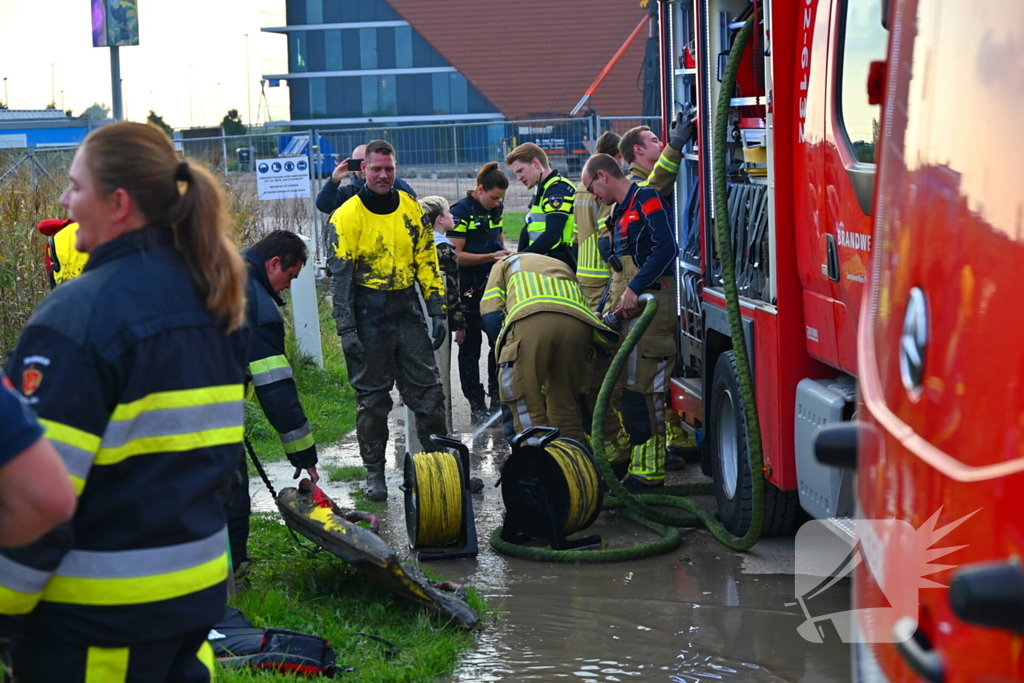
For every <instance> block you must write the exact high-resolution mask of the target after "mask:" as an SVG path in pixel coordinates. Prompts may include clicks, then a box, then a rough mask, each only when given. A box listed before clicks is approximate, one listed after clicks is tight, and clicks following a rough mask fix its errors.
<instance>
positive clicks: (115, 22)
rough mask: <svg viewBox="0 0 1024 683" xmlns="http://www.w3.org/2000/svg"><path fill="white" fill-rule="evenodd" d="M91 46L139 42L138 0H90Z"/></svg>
mask: <svg viewBox="0 0 1024 683" xmlns="http://www.w3.org/2000/svg"><path fill="white" fill-rule="evenodd" d="M90 2H91V4H92V46H93V47H124V46H126V45H138V44H139V0H90Z"/></svg>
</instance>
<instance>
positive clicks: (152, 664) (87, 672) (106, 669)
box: [12, 624, 214, 683]
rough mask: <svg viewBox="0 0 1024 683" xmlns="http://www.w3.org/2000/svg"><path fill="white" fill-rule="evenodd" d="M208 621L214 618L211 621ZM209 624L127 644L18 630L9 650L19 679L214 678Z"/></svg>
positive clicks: (121, 681)
mask: <svg viewBox="0 0 1024 683" xmlns="http://www.w3.org/2000/svg"><path fill="white" fill-rule="evenodd" d="M211 626H212V624H211ZM209 633H210V629H209V628H204V629H199V630H196V631H190V632H189V633H185V634H183V635H180V636H177V637H174V638H166V639H161V640H158V641H151V642H145V643H137V644H134V645H128V646H125V647H92V646H89V645H82V644H79V643H72V642H70V641H66V640H63V639H62V638H60V637H59V636H57V635H55V634H53V633H47V634H46V636H45V637H42V636H38V637H37V636H34V635H33V634H31V633H26V634H24V635H19V636H18V640H17V644H16V645H15V646H14V652H13V654H12V660H13V667H14V673H15V677H16V678H15V680H16V681H18V683H43V682H49V681H61V682H62V683H78V682H81V683H93V682H94V681H95V682H97V683H99V682H102V683H164V682H165V681H167V682H171V681H173V682H174V683H208V682H209V681H212V680H213V666H214V665H213V660H214V656H213V649H212V648H211V647H210V644H209V643H208V642H206V637H207V635H209Z"/></svg>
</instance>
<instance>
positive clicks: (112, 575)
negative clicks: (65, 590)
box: [55, 527, 228, 579]
mask: <svg viewBox="0 0 1024 683" xmlns="http://www.w3.org/2000/svg"><path fill="white" fill-rule="evenodd" d="M227 533H228V532H227V527H225V528H223V529H221V530H220V531H218V532H217V533H215V534H213V535H212V536H208V537H206V538H204V539H201V540H199V541H192V542H190V543H180V544H178V545H168V546H163V547H161V548H143V549H140V550H115V551H109V552H99V551H93V550H72V551H71V552H69V553H68V554H67V555H65V556H64V561H63V562H61V563H60V566H59V567H57V571H56V572H55V574H56V575H57V576H67V577H72V578H78V579H131V578H138V577H142V576H155V575H158V574H169V573H170V572H176V571H181V570H183V569H191V568H193V567H198V566H199V565H201V564H205V563H206V562H212V561H213V560H216V559H217V558H218V557H221V556H223V555H224V553H225V551H226V549H227V542H228V539H227Z"/></svg>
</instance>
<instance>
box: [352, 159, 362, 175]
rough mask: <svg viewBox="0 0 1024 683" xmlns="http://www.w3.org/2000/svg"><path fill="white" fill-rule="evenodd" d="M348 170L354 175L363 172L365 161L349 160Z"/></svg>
mask: <svg viewBox="0 0 1024 683" xmlns="http://www.w3.org/2000/svg"><path fill="white" fill-rule="evenodd" d="M348 170H350V171H352V172H354V173H356V172H359V171H362V170H363V160H362V159H349V160H348Z"/></svg>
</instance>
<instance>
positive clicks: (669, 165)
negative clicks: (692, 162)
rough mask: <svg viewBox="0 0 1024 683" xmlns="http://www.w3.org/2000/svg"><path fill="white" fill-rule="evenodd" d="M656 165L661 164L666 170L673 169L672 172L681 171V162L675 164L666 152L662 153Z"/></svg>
mask: <svg viewBox="0 0 1024 683" xmlns="http://www.w3.org/2000/svg"><path fill="white" fill-rule="evenodd" d="M655 165H656V166H661V167H662V168H664V169H665V170H666V171H671V172H672V173H677V172H678V171H679V164H673V163H672V162H671V161H669V160H668V159H667V158H666V157H665V155H664V154H662V155H661V156H660V157H658V161H657V163H656V164H655Z"/></svg>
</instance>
